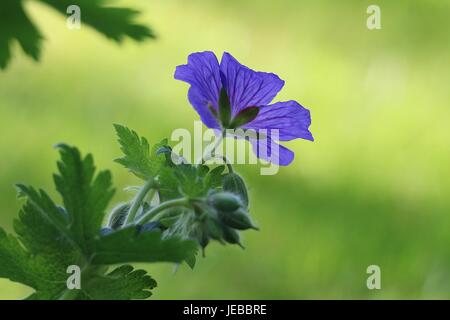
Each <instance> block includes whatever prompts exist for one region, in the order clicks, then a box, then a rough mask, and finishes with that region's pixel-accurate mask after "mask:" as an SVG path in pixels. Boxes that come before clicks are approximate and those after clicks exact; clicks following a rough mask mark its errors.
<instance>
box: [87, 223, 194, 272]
mask: <svg viewBox="0 0 450 320" xmlns="http://www.w3.org/2000/svg"><path fill="white" fill-rule="evenodd" d="M161 235H162V234H161V232H157V231H150V232H138V230H137V229H136V227H134V226H130V227H127V228H124V229H121V230H118V231H115V232H113V233H110V234H108V235H106V236H103V237H101V238H100V239H97V240H96V241H95V243H94V248H95V255H94V256H93V259H92V263H94V264H115V263H124V262H158V261H165V262H180V261H183V260H184V259H186V258H187V257H189V256H191V255H193V254H194V253H195V252H196V251H197V244H196V243H195V242H194V241H191V240H182V239H180V238H178V237H167V238H164V239H163V238H162V237H161Z"/></svg>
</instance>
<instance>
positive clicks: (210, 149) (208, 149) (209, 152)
mask: <svg viewBox="0 0 450 320" xmlns="http://www.w3.org/2000/svg"><path fill="white" fill-rule="evenodd" d="M224 137H225V131H222V134H221V135H220V137H219V138H217V139H216V142H215V143H214V144H209V145H207V146H206V148H205V151H204V152H203V155H202V158H201V159H199V160H197V164H200V163H202V162H203V159H204V158H205V157H206V156H207V155H212V154H214V153H215V151H216V149H217V147H218V146H219V145H220V143H221V142H222V140H223V138H224ZM211 146H212V147H211Z"/></svg>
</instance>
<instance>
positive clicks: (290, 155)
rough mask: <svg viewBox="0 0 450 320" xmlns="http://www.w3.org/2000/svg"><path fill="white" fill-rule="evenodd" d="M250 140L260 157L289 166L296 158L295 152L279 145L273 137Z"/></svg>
mask: <svg viewBox="0 0 450 320" xmlns="http://www.w3.org/2000/svg"><path fill="white" fill-rule="evenodd" d="M250 142H251V144H252V146H253V151H254V152H255V154H256V156H257V157H258V158H260V159H263V160H266V161H268V162H271V163H274V164H276V165H279V166H287V165H289V164H290V163H291V162H292V161H293V160H294V157H295V154H294V152H292V151H291V150H289V149H288V148H286V147H283V146H282V145H279V144H278V143H277V142H275V141H274V140H273V139H270V138H267V139H259V140H256V139H250Z"/></svg>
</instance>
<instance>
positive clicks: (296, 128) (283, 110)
mask: <svg viewBox="0 0 450 320" xmlns="http://www.w3.org/2000/svg"><path fill="white" fill-rule="evenodd" d="M310 125H311V115H310V112H309V110H308V109H306V108H304V107H303V106H301V105H300V104H299V103H298V102H296V101H293V100H291V101H286V102H277V103H274V104H271V105H268V106H262V107H260V109H259V113H258V116H257V117H256V119H255V120H253V121H251V122H249V123H248V124H246V125H245V126H244V128H246V129H255V130H259V129H267V130H268V131H269V132H270V130H271V129H278V130H279V132H278V134H279V140H280V141H288V140H293V139H297V138H302V139H306V140H311V141H314V138H313V136H312V134H311V132H310V131H309V129H308V128H309V126H310ZM277 140H278V139H277Z"/></svg>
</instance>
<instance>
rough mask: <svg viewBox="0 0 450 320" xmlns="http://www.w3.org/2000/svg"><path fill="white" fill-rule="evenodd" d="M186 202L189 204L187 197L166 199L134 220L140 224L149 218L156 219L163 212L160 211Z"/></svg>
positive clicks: (180, 205) (183, 204) (181, 205)
mask: <svg viewBox="0 0 450 320" xmlns="http://www.w3.org/2000/svg"><path fill="white" fill-rule="evenodd" d="M188 204H189V199H188V198H179V199H173V200H168V201H166V202H163V203H161V204H160V205H159V206H156V207H154V208H152V209H150V210H149V211H147V212H146V213H144V214H143V215H142V216H140V217H139V218H138V219H137V220H136V224H137V225H139V224H140V225H142V224H144V223H146V222H148V221H150V220H158V219H159V218H160V217H161V216H162V214H163V212H162V211H164V210H166V209H168V208H171V207H184V206H187V205H188Z"/></svg>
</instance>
